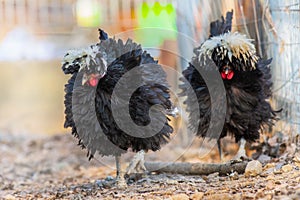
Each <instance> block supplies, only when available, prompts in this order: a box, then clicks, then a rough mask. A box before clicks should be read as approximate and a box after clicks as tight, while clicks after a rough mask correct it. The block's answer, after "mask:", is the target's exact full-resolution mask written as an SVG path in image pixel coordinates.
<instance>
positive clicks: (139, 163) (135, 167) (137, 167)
mask: <svg viewBox="0 0 300 200" xmlns="http://www.w3.org/2000/svg"><path fill="white" fill-rule="evenodd" d="M145 172H146V167H145V151H144V150H141V151H139V152H137V153H136V155H135V156H134V158H133V159H132V161H131V162H130V164H129V166H128V167H127V170H126V174H128V175H129V174H133V173H145Z"/></svg>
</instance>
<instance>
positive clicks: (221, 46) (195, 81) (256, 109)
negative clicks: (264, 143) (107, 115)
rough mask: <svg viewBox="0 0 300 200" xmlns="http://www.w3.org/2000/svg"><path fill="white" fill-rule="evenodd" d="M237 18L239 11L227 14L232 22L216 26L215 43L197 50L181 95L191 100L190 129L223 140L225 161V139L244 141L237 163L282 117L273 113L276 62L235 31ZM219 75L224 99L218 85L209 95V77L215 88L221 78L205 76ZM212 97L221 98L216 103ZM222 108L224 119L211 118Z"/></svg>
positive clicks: (212, 32)
mask: <svg viewBox="0 0 300 200" xmlns="http://www.w3.org/2000/svg"><path fill="white" fill-rule="evenodd" d="M232 15H233V11H232V12H227V14H226V19H224V17H222V19H221V21H219V20H217V21H214V22H212V23H211V26H210V38H209V39H208V40H206V41H205V42H204V43H203V44H201V45H200V46H199V47H197V48H195V49H194V53H195V56H194V57H193V58H192V61H191V62H190V64H189V67H188V68H187V69H186V70H184V71H183V76H184V77H185V79H183V78H182V81H183V82H184V83H183V84H182V85H180V88H181V89H182V93H181V95H182V96H187V99H186V101H185V103H186V105H187V110H188V112H189V122H190V125H191V126H192V128H194V131H195V132H196V134H197V136H199V137H208V138H214V139H217V144H218V149H219V154H220V157H221V159H222V154H221V145H220V139H221V138H223V137H225V136H226V135H227V134H230V135H233V136H234V137H235V140H236V142H239V141H240V148H239V151H238V153H237V155H236V157H235V158H237V159H239V158H240V157H246V154H245V149H244V148H245V147H244V146H245V143H246V141H248V142H253V141H255V140H257V139H258V138H259V132H260V130H261V129H262V128H263V127H264V126H267V127H272V126H273V124H274V122H275V120H276V112H279V111H275V110H273V109H272V108H271V106H270V103H269V100H268V99H269V98H270V97H271V95H272V91H271V87H272V81H271V73H270V68H269V64H270V63H271V60H272V59H268V60H263V59H261V58H259V57H258V56H257V55H256V50H255V47H254V45H253V44H252V40H251V39H248V38H247V37H246V36H245V35H242V34H240V33H238V32H234V33H232V32H231V21H232ZM199 71H201V75H200V73H199ZM213 72H215V73H217V74H219V77H217V79H218V78H219V80H221V82H220V83H221V86H220V84H219V87H223V88H224V91H225V93H226V94H225V95H224V97H225V96H226V98H224V99H222V98H221V97H220V96H221V95H220V94H215V93H216V90H215V89H214V88H216V86H217V85H213V86H212V89H211V90H209V86H208V85H207V83H206V81H205V78H206V79H207V80H210V81H211V82H215V83H216V81H217V80H211V79H215V78H212V77H213V76H210V77H203V74H208V75H209V74H213ZM220 78H221V79H220ZM189 85H191V87H192V89H193V91H194V92H195V96H196V97H195V98H193V97H192V96H191V92H190V91H189ZM219 91H221V90H219ZM214 92H215V93H214ZM212 94H214V96H215V97H218V96H219V97H220V98H215V99H211V96H212ZM224 100H225V101H224ZM212 103H215V105H216V108H217V109H215V110H214V111H212V110H211V108H212V106H211V105H212ZM195 104H197V106H198V105H199V107H196V106H195ZM224 107H225V108H224ZM218 108H219V109H218ZM221 108H223V111H224V115H223V119H222V113H221V112H220V114H217V115H215V116H217V118H218V117H219V119H217V120H216V119H211V117H212V114H213V113H212V112H214V114H215V113H216V112H219V111H220V110H221ZM197 113H199V114H198V116H197ZM211 120H214V124H212V125H213V126H221V129H220V132H219V133H220V134H217V133H208V130H209V128H210V126H211V125H210V121H211ZM196 124H197V125H196ZM193 126H194V127H193ZM195 126H197V127H195Z"/></svg>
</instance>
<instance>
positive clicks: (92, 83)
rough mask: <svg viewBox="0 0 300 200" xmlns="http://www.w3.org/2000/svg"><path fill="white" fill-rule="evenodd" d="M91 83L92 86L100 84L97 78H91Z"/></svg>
mask: <svg viewBox="0 0 300 200" xmlns="http://www.w3.org/2000/svg"><path fill="white" fill-rule="evenodd" d="M89 84H90V86H92V87H95V86H97V84H98V80H97V79H96V78H91V79H90V80H89Z"/></svg>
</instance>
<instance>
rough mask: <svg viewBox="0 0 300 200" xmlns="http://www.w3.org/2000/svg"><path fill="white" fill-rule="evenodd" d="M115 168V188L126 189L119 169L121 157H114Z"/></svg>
mask: <svg viewBox="0 0 300 200" xmlns="http://www.w3.org/2000/svg"><path fill="white" fill-rule="evenodd" d="M116 168H117V177H116V184H117V187H118V188H120V189H123V188H126V187H127V183H126V181H125V178H124V174H123V173H122V169H121V156H116Z"/></svg>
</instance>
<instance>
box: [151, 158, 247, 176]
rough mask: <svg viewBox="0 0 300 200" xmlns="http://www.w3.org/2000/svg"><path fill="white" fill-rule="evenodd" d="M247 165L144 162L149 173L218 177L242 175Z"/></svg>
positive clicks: (240, 163) (245, 163)
mask: <svg viewBox="0 0 300 200" xmlns="http://www.w3.org/2000/svg"><path fill="white" fill-rule="evenodd" d="M247 163H248V162H247V161H243V162H238V163H230V162H228V163H221V164H208V163H167V162H146V163H145V167H146V169H147V170H148V171H150V172H158V173H173V174H186V175H208V174H212V173H215V172H219V174H220V175H226V174H229V173H231V172H234V171H236V172H237V173H239V174H241V173H244V172H245V168H246V165H247Z"/></svg>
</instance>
